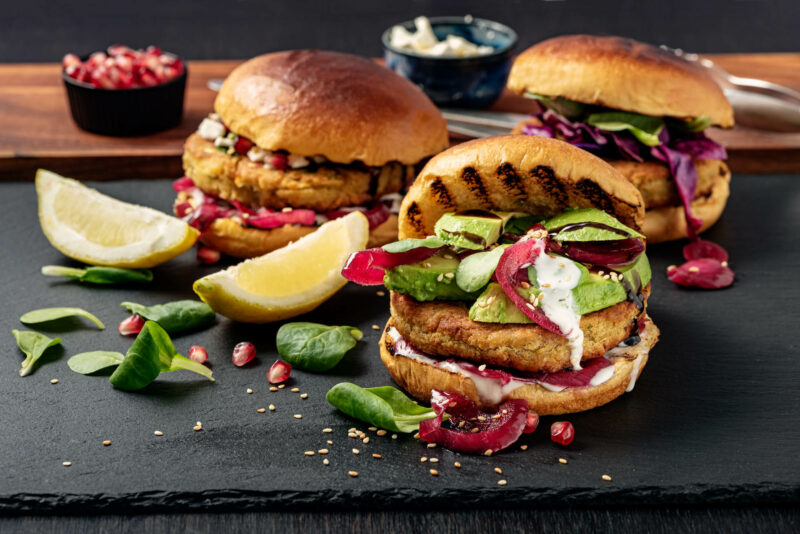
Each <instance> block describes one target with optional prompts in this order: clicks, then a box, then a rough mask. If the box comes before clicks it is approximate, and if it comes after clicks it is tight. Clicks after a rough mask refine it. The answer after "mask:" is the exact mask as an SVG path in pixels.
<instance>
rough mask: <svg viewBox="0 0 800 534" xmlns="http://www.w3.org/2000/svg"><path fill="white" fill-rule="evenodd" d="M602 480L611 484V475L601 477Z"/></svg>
mask: <svg viewBox="0 0 800 534" xmlns="http://www.w3.org/2000/svg"><path fill="white" fill-rule="evenodd" d="M600 478H602V479H603V480H605V481H606V482H611V477H610V476H609V475H603V476H602V477H600Z"/></svg>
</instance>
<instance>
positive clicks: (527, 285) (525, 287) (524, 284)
mask: <svg viewBox="0 0 800 534" xmlns="http://www.w3.org/2000/svg"><path fill="white" fill-rule="evenodd" d="M519 285H520V286H522V289H530V287H531V285H530V284H529V283H528V282H521V283H520V284H519Z"/></svg>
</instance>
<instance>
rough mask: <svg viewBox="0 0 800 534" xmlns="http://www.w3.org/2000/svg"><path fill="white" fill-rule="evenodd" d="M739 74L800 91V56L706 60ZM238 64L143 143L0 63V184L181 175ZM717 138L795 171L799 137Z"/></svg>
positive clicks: (47, 74)
mask: <svg viewBox="0 0 800 534" xmlns="http://www.w3.org/2000/svg"><path fill="white" fill-rule="evenodd" d="M709 57H710V58H712V59H713V60H714V61H715V62H716V63H718V64H719V65H720V66H721V67H723V68H725V69H726V70H728V71H730V72H731V73H732V74H736V75H739V76H750V77H758V78H763V79H765V80H769V81H774V82H777V83H781V84H784V85H787V86H789V87H793V88H795V89H798V90H800V53H790V54H788V53H787V54H736V55H728V54H724V55H709ZM239 63H240V61H192V62H190V63H189V79H188V84H187V88H186V104H185V113H184V120H183V123H182V124H181V126H179V127H177V128H173V129H171V130H167V131H165V132H161V133H158V134H155V135H149V136H143V137H127V138H119V137H106V136H101V135H96V134H91V133H88V132H84V131H83V130H81V129H79V128H78V127H77V126H76V125H75V123H74V122H73V121H72V118H71V116H70V113H69V109H68V105H67V97H66V93H65V90H64V87H63V83H62V80H61V76H60V68H61V67H60V65H58V64H7V65H0V180H30V179H32V178H33V176H34V172H35V170H36V169H37V168H38V167H44V168H48V169H51V170H54V171H56V172H59V173H62V174H65V175H67V176H73V177H75V178H80V179H94V180H102V179H109V180H117V179H125V178H148V177H152V178H161V177H170V176H180V175H181V172H182V171H181V162H180V155H181V153H182V151H183V141H184V139H186V137H187V136H188V135H189V134H190V133H191V132H192V131H194V130H195V128H196V127H197V124H198V123H199V122H200V121H201V120H202V118H203V117H204V116H205V115H206V114H207V113H209V111H210V110H211V109H212V104H213V101H214V96H215V94H216V93H215V92H213V91H211V90H209V89H208V88H207V87H206V83H207V82H208V80H211V79H214V78H224V77H225V76H226V75H227V74H228V73H229V72H230V71H231V70H232V69H233V68H234V67H235V66H236V65H238V64H239ZM529 107H530V102H528V101H525V100H524V99H522V98H519V97H516V96H515V95H511V94H506V95H504V96H503V97H502V98H501V99H500V101H499V102H498V103H497V104H495V106H494V109H497V110H507V111H526V110H528V109H529ZM713 136H714V138H715V139H717V140H718V141H720V142H721V143H722V144H724V145H725V146H726V147H727V148H728V151H729V156H730V164H731V167H732V168H733V170H734V172H740V173H776V172H800V133H797V134H794V133H793V134H785V133H774V132H764V131H758V130H749V129H745V128H734V129H733V130H731V131H717V132H714V134H713Z"/></svg>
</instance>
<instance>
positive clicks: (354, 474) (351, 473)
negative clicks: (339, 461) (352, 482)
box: [347, 471, 358, 478]
mask: <svg viewBox="0 0 800 534" xmlns="http://www.w3.org/2000/svg"><path fill="white" fill-rule="evenodd" d="M347 474H348V475H350V476H351V477H353V478H355V477H357V476H358V471H348V472H347Z"/></svg>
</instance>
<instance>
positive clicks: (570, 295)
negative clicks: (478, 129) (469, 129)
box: [343, 135, 658, 415]
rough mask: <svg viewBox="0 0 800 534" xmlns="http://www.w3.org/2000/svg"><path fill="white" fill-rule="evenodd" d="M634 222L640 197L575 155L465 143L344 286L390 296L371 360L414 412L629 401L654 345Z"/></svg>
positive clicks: (640, 212) (417, 191) (554, 409)
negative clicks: (424, 404) (420, 408)
mask: <svg viewBox="0 0 800 534" xmlns="http://www.w3.org/2000/svg"><path fill="white" fill-rule="evenodd" d="M643 219H644V206H643V201H642V197H641V194H640V193H639V191H638V190H637V189H636V188H635V187H634V186H633V185H632V184H631V183H630V182H628V181H627V180H626V179H625V178H624V177H623V176H622V175H620V174H619V173H618V172H617V171H615V170H614V168H613V167H611V166H610V165H608V164H607V163H605V162H603V161H602V160H600V159H599V158H597V157H595V156H592V155H591V154H589V153H587V152H585V151H582V150H580V149H578V148H575V147H572V146H570V145H568V144H566V143H563V142H561V141H556V140H551V139H544V138H538V137H531V136H524V135H514V136H502V137H495V138H487V139H482V140H476V141H472V142H468V143H464V144H461V145H458V146H455V147H453V148H451V149H449V150H447V151H445V152H443V153H441V154H439V155H438V156H436V157H434V158H433V159H431V161H430V162H429V163H428V164H427V165H426V166H425V168H424V169H423V170H422V172H421V173H420V175H419V176H418V177H417V180H416V181H415V182H414V184H413V185H412V186H411V188H410V189H409V192H408V194H407V195H406V197H405V199H404V201H403V204H402V207H401V210H400V224H399V237H400V241H398V242H396V243H391V244H388V245H385V246H384V247H383V248H380V249H372V250H368V251H364V252H361V253H357V254H355V255H354V256H352V257H351V260H350V262H349V263H348V265H347V266H345V269H344V271H343V274H344V275H345V277H347V278H349V279H350V280H353V281H356V282H359V283H364V284H376V283H383V284H384V285H385V286H386V287H387V288H388V289H390V290H391V291H392V294H391V319H390V320H389V322H388V323H387V325H386V328H385V329H384V332H383V336H382V338H381V341H380V351H381V359H382V360H383V363H384V364H385V365H386V367H387V369H388V370H389V372H390V373H391V375H392V377H393V378H394V380H395V381H396V382H397V383H398V384H400V385H401V386H402V387H403V388H404V389H406V390H407V391H408V392H409V393H411V394H412V395H414V396H415V397H417V398H420V399H422V400H425V401H427V400H429V398H430V395H431V391H432V390H434V389H438V390H442V391H448V392H454V393H459V394H461V395H464V396H466V397H468V398H470V399H471V400H472V401H474V402H476V403H478V404H480V405H482V406H496V405H498V404H500V403H501V402H503V401H504V400H506V399H509V398H519V399H525V400H526V401H527V402H528V406H529V409H531V410H533V411H535V412H536V413H538V414H540V415H546V414H559V413H570V412H577V411H583V410H588V409H591V408H594V407H596V406H600V405H602V404H605V403H607V402H609V401H611V400H612V399H614V398H616V397H618V396H619V395H621V394H622V393H624V392H625V391H626V390H627V391H630V390H631V389H633V387H634V385H635V383H636V380H637V378H638V376H639V374H640V373H641V372H642V370H643V369H644V366H645V364H646V362H647V359H648V354H649V351H650V349H651V348H652V346H653V345H654V344H655V343H656V341H657V339H658V328H656V326H655V325H654V324H653V322H652V321H651V320H650V319H649V317H648V316H647V300H648V298H649V296H650V277H651V273H650V266H649V263H648V260H647V257H646V255H645V254H644V248H645V245H644V236H643V235H642V234H641V233H640V230H641V224H642V222H643ZM376 266H379V267H380V268H382V269H384V270H382V271H377V270H376Z"/></svg>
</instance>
